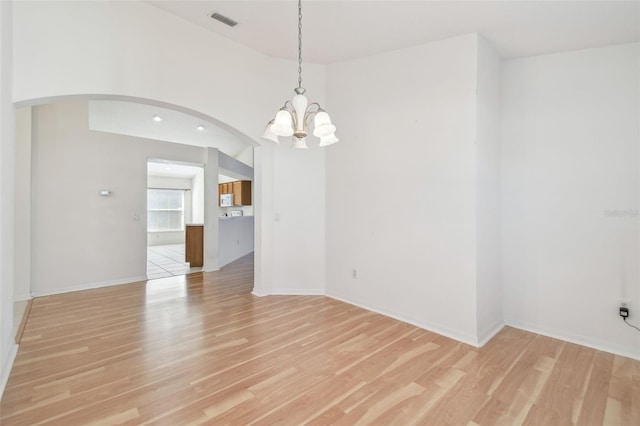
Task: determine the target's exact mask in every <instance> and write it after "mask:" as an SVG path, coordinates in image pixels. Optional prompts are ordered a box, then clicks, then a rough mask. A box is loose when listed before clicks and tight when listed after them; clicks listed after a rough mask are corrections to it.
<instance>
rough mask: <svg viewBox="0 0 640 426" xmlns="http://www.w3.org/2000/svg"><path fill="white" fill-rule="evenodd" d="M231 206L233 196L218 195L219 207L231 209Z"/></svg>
mask: <svg viewBox="0 0 640 426" xmlns="http://www.w3.org/2000/svg"><path fill="white" fill-rule="evenodd" d="M231 206H233V194H222V195H220V207H231Z"/></svg>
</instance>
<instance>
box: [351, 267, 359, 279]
mask: <svg viewBox="0 0 640 426" xmlns="http://www.w3.org/2000/svg"><path fill="white" fill-rule="evenodd" d="M351 278H358V271H357V270H356V269H352V270H351Z"/></svg>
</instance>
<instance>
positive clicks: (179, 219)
mask: <svg viewBox="0 0 640 426" xmlns="http://www.w3.org/2000/svg"><path fill="white" fill-rule="evenodd" d="M183 230H184V190H182V189H147V231H149V232H161V231H183Z"/></svg>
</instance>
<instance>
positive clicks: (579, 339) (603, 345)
mask: <svg viewBox="0 0 640 426" xmlns="http://www.w3.org/2000/svg"><path fill="white" fill-rule="evenodd" d="M506 325H507V326H508V327H513V328H517V329H519V330H524V331H528V332H530V333H535V334H540V335H542V336H546V337H551V338H552V339H558V340H563V341H565V342H569V343H574V344H576V345H580V346H586V347H587V348H592V349H597V350H599V351H604V352H609V353H611V354H614V355H620V356H623V357H626V358H631V359H635V360H637V361H640V352H637V353H633V352H629V350H628V349H626V348H621V347H616V346H612V345H611V344H609V343H607V342H602V341H597V340H593V339H590V338H589V337H587V336H578V335H573V334H568V333H563V332H562V331H555V330H545V329H542V328H539V327H536V326H535V325H532V324H529V323H523V322H518V321H506ZM623 325H624V324H623Z"/></svg>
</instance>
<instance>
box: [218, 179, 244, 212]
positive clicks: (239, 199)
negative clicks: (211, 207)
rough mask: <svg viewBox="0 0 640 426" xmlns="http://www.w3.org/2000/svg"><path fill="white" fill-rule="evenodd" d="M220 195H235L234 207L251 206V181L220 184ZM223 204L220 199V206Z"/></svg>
mask: <svg viewBox="0 0 640 426" xmlns="http://www.w3.org/2000/svg"><path fill="white" fill-rule="evenodd" d="M218 194H220V195H222V194H233V205H234V206H250V205H251V181H250V180H237V181H235V182H228V183H220V184H218ZM220 204H221V200H220V197H218V205H220Z"/></svg>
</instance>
